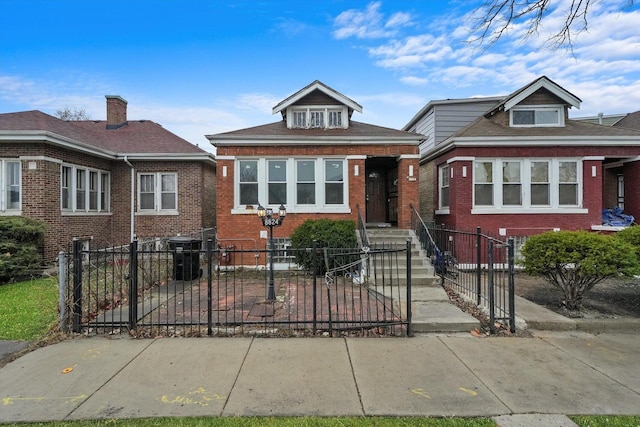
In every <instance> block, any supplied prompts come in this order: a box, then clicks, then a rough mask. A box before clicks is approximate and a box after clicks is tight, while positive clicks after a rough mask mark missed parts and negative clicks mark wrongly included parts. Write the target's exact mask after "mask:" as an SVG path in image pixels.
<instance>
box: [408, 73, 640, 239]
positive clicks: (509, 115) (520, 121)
mask: <svg viewBox="0 0 640 427" xmlns="http://www.w3.org/2000/svg"><path fill="white" fill-rule="evenodd" d="M580 102H581V100H580V99H579V98H578V97H576V96H575V95H573V94H571V93H570V92H568V91H567V90H565V89H563V88H562V87H560V86H559V85H557V84H556V83H554V82H553V81H551V80H550V79H548V78H547V77H544V76H543V77H540V78H538V79H536V80H535V81H533V82H532V83H530V84H528V85H526V86H524V87H523V88H521V89H519V90H517V91H515V92H514V93H512V94H510V95H508V96H506V97H502V98H498V99H497V100H496V98H469V99H466V100H447V101H434V102H431V103H429V104H428V105H427V107H425V108H424V109H422V110H421V111H420V112H419V113H418V114H417V115H416V116H415V117H413V119H412V120H411V121H410V122H409V123H408V124H407V125H406V126H405V127H404V128H403V130H406V131H413V132H419V133H423V134H424V135H425V136H426V138H425V140H424V142H423V143H422V145H421V147H420V153H421V159H420V181H421V182H420V192H421V204H420V212H421V215H422V216H423V218H424V219H429V220H434V221H435V222H436V223H438V224H445V225H446V226H447V227H450V228H453V229H459V230H475V228H476V227H481V229H482V230H483V231H484V232H486V233H488V234H491V235H495V236H514V237H517V236H528V235H532V234H537V233H541V232H544V231H548V230H554V229H567V230H577V229H586V230H599V229H603V227H602V226H601V224H602V222H601V220H602V209H603V208H610V207H612V205H614V204H615V203H616V201H615V198H616V185H617V182H618V180H621V181H624V182H627V183H634V185H627V186H624V194H623V195H622V197H623V198H624V200H625V212H626V213H629V214H631V215H634V216H635V217H636V218H640V186H639V185H637V183H639V182H640V131H638V130H633V129H627V128H623V127H609V126H602V125H598V124H593V123H589V122H586V121H577V120H571V119H569V117H568V110H569V108H571V107H579V106H580ZM443 110H446V114H443ZM473 115H475V117H473ZM442 129H444V132H439V131H440V130H442Z"/></svg>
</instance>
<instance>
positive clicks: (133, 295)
mask: <svg viewBox="0 0 640 427" xmlns="http://www.w3.org/2000/svg"><path fill="white" fill-rule="evenodd" d="M129 258H130V259H129V329H130V330H133V329H136V327H137V326H138V241H137V240H134V241H133V242H131V243H130V244H129Z"/></svg>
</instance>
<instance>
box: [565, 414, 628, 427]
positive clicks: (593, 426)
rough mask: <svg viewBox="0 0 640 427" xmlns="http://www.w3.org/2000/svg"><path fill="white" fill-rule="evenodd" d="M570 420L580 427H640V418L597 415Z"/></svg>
mask: <svg viewBox="0 0 640 427" xmlns="http://www.w3.org/2000/svg"><path fill="white" fill-rule="evenodd" d="M569 418H571V420H572V421H573V422H574V423H576V424H578V425H579V426H580V427H640V416H622V415H615V416H612V415H597V416H588V417H585V416H580V417H574V416H572V417H569Z"/></svg>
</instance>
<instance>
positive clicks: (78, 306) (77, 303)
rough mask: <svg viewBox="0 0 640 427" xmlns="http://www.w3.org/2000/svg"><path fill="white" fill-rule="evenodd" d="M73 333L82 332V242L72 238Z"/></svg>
mask: <svg viewBox="0 0 640 427" xmlns="http://www.w3.org/2000/svg"><path fill="white" fill-rule="evenodd" d="M72 330H73V332H75V333H80V332H82V242H81V241H80V240H78V239H75V238H74V239H73V325H72Z"/></svg>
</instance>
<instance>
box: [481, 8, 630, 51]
mask: <svg viewBox="0 0 640 427" xmlns="http://www.w3.org/2000/svg"><path fill="white" fill-rule="evenodd" d="M595 2H597V0H572V1H571V2H570V4H569V5H568V7H567V9H566V10H565V11H563V14H564V17H565V19H564V23H563V25H562V26H561V28H560V29H559V30H558V32H557V33H556V34H554V35H552V36H551V37H550V38H549V41H550V42H552V43H551V46H552V50H556V49H560V48H567V49H569V50H571V51H573V42H574V38H575V36H576V35H578V34H580V33H581V32H583V31H587V29H588V23H589V13H590V11H591V9H592V7H593V4H594V3H595ZM557 3H559V2H558V1H556V2H555V3H554V2H552V0H486V1H485V2H484V3H483V4H482V5H481V6H480V7H478V8H477V9H476V11H475V14H476V18H475V19H476V23H475V24H474V26H473V29H472V33H473V34H476V35H477V37H476V38H474V39H472V40H471V43H477V44H478V45H480V46H485V47H486V48H488V47H491V46H492V45H493V44H495V43H496V42H497V41H498V40H500V38H502V36H503V35H504V34H505V32H506V31H507V30H508V29H509V28H510V27H511V26H512V25H514V24H522V23H523V24H525V25H526V27H527V31H526V32H525V35H524V37H523V39H524V40H526V39H527V38H528V37H530V36H532V35H534V34H537V33H538V30H539V28H540V25H541V23H542V21H543V19H544V18H545V17H546V16H547V15H548V14H550V13H551V12H552V11H553V10H554V8H553V5H554V4H557ZM633 4H634V0H627V4H626V6H623V7H631V6H633Z"/></svg>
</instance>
